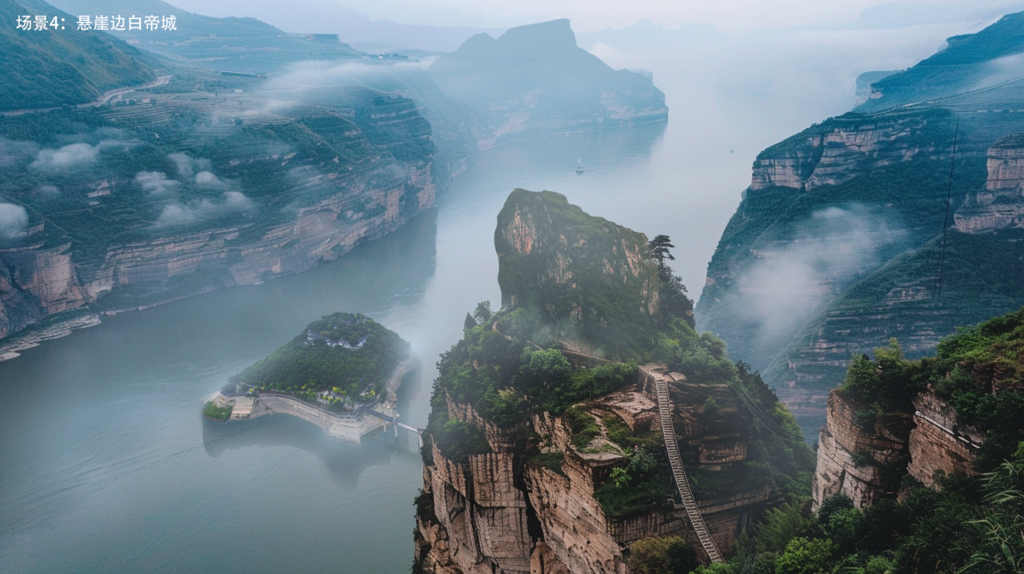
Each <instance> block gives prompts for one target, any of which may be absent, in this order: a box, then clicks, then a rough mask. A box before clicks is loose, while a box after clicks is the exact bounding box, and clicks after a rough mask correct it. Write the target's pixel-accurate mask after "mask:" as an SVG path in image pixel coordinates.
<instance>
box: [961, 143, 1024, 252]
mask: <svg viewBox="0 0 1024 574" xmlns="http://www.w3.org/2000/svg"><path fill="white" fill-rule="evenodd" d="M986 169H987V170H988V179H987V180H986V181H985V187H984V189H981V190H978V192H977V193H973V194H970V195H968V196H967V200H966V201H965V202H964V204H963V205H962V206H961V207H960V209H958V210H957V211H956V214H954V221H955V222H956V223H955V227H956V230H957V231H960V232H961V233H986V232H994V231H998V230H1001V229H1020V228H1024V134H1015V135H1013V136H1010V137H1007V138H1005V139H1002V140H1000V141H998V142H996V144H995V145H993V146H992V147H991V148H989V151H988V158H987V162H986Z"/></svg>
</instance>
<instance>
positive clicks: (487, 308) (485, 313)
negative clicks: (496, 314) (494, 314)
mask: <svg viewBox="0 0 1024 574" xmlns="http://www.w3.org/2000/svg"><path fill="white" fill-rule="evenodd" d="M473 318H474V319H476V321H477V323H480V324H482V323H486V322H488V321H490V320H491V302H490V301H481V302H479V303H477V304H476V309H474V310H473Z"/></svg>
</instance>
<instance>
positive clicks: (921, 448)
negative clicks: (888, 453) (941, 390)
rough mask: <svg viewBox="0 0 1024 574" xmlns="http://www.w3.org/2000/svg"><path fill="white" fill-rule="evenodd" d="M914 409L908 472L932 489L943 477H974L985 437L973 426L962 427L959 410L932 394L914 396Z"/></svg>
mask: <svg viewBox="0 0 1024 574" xmlns="http://www.w3.org/2000/svg"><path fill="white" fill-rule="evenodd" d="M914 408H915V409H916V410H915V412H914V430H912V431H911V432H910V441H909V455H910V464H909V465H908V466H907V473H908V474H909V475H910V476H912V477H914V478H915V479H917V480H919V481H921V483H922V484H924V485H925V486H930V487H934V486H935V485H936V478H937V477H939V476H942V475H945V476H951V475H954V474H966V475H972V474H974V460H975V458H976V457H977V452H978V449H979V448H981V446H982V445H983V444H984V442H985V435H984V434H983V433H982V432H980V431H979V430H978V429H976V428H974V427H972V426H970V425H961V424H960V423H959V422H958V421H957V416H956V410H955V409H953V407H951V406H949V404H947V403H946V402H944V401H942V400H940V399H939V398H938V397H936V396H935V395H934V394H932V393H922V394H920V395H918V396H917V397H915V398H914Z"/></svg>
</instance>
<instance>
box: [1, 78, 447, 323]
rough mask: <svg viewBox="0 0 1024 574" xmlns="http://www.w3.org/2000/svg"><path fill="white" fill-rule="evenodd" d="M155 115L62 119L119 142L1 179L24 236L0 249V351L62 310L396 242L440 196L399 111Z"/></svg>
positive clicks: (427, 154) (247, 276)
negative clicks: (11, 187)
mask: <svg viewBox="0 0 1024 574" xmlns="http://www.w3.org/2000/svg"><path fill="white" fill-rule="evenodd" d="M250 81H252V80H250ZM154 100H155V101H154V102H153V103H151V104H140V105H134V106H123V107H114V108H108V109H101V110H97V111H95V112H93V111H85V112H77V111H76V112H70V113H71V114H73V115H75V114H77V115H81V116H82V118H84V120H85V121H90V122H93V123H98V124H100V125H104V126H108V127H105V128H102V129H107V130H111V129H118V130H120V131H119V132H110V133H117V134H119V139H118V140H116V141H110V140H103V141H101V142H98V143H96V144H95V145H93V144H75V145H77V146H79V148H81V149H78V148H75V149H76V150H77V151H78V152H81V153H83V154H85V155H84V156H82V157H83V158H84V159H82V160H81V163H80V164H79V168H80V169H78V170H71V171H70V172H62V171H56V168H52V169H51V168H49V167H46V166H41V165H40V162H45V161H48V160H49V161H51V162H52V160H53V158H55V157H56V158H60V157H64V156H61V155H60V154H62V153H65V154H66V153H69V150H68V149H67V148H59V147H58V148H55V149H54V148H45V146H44V149H42V150H39V151H37V152H32V153H30V154H28V155H25V156H24V157H21V158H16V159H15V160H13V161H14V165H13V169H11V170H9V171H8V173H7V175H6V176H5V177H8V178H21V179H22V181H24V180H27V181H29V182H30V184H29V185H26V186H25V187H23V188H22V189H21V191H16V192H14V193H9V194H8V195H7V198H8V200H14V201H16V202H18V203H17V205H18V207H15V208H14V209H19V208H20V209H22V210H24V213H25V214H26V219H27V220H28V221H27V225H26V226H25V227H24V228H23V229H15V230H13V231H11V232H9V233H6V234H5V235H3V239H0V338H4V337H9V336H10V335H12V334H14V333H17V332H18V331H20V330H22V329H24V328H25V327H27V326H30V325H32V324H34V323H36V322H38V321H40V320H41V319H43V318H45V317H47V316H50V315H53V314H55V313H60V312H62V311H66V310H69V309H83V308H88V309H89V310H91V311H93V312H107V313H110V312H118V311H121V310H126V309H135V308H139V307H144V306H148V305H153V304H157V303H161V302H164V301H168V300H173V299H176V298H180V297H184V296H188V295H193V294H196V293H201V292H204V291H209V290H211V289H216V288H220V287H227V286H233V285H247V284H253V283H258V282H261V281H263V280H266V279H268V278H270V277H273V276H277V275H283V274H290V273H297V272H300V271H303V270H305V269H308V268H310V267H311V266H313V265H314V264H316V262H317V261H320V260H324V259H327V260H330V259H334V258H336V257H338V256H339V255H341V254H342V253H345V252H346V251H348V250H349V249H351V248H352V247H353V246H354V245H356V244H357V243H358V242H360V241H364V240H368V239H374V238H377V237H380V236H382V235H384V234H386V233H390V232H391V231H394V230H395V229H397V228H398V227H400V226H401V225H403V224H404V223H405V222H406V221H408V220H409V219H410V218H412V217H414V216H415V215H416V214H418V213H420V212H422V211H423V210H425V209H428V208H430V207H431V206H432V205H433V203H434V198H435V193H436V189H437V185H438V183H439V181H440V183H441V184H443V183H445V182H446V180H444V179H440V180H438V178H436V176H435V175H434V173H433V168H434V159H433V157H434V146H433V143H432V141H431V130H430V125H429V124H428V123H427V122H426V121H425V120H424V119H423V118H422V117H421V116H420V115H419V114H418V112H417V111H416V107H415V104H414V103H413V102H412V101H411V100H408V99H405V98H401V97H397V96H394V97H390V96H389V97H381V96H380V95H379V94H375V93H374V92H372V91H369V90H348V91H345V90H339V91H338V93H336V94H335V96H334V101H333V102H331V103H332V104H333V106H332V107H328V106H327V105H318V106H313V105H307V106H305V107H303V106H298V107H295V108H291V109H289V110H279V111H277V112H276V113H269V112H266V111H264V110H265V107H264V106H265V103H266V102H264V101H262V100H261V99H259V98H257V97H253V96H246V95H244V92H243V95H236V94H234V93H232V94H231V95H229V96H219V97H218V98H212V97H211V96H210V95H203V94H199V93H195V92H185V93H180V94H174V95H168V96H166V99H161V98H157V97H154ZM226 109H229V110H230V113H232V114H233V115H232V118H233V119H231V121H224V120H223V118H222V117H221V115H222V114H223V113H224V112H225V110H226ZM6 121H8V122H9V123H10V122H16V121H17V120H15V119H8V120H6ZM83 137H86V138H89V137H96V136H94V135H93V134H85V135H84V136H83ZM86 141H90V140H89V139H87V140H86ZM215 142H216V143H215ZM5 145H8V146H10V145H13V144H11V143H9V142H5ZM34 149H38V147H36V148H34ZM449 173H450V172H449ZM40 189H49V190H52V191H50V192H49V195H40V193H39V190H40ZM5 205H8V206H9V205H14V204H5ZM4 231H6V230H4Z"/></svg>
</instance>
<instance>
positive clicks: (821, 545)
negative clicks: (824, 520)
mask: <svg viewBox="0 0 1024 574" xmlns="http://www.w3.org/2000/svg"><path fill="white" fill-rule="evenodd" d="M833 550H834V546H833V544H832V541H831V540H822V539H820V538H804V537H803V536H798V537H796V538H794V539H792V540H790V541H789V544H787V545H786V551H785V552H783V553H782V555H781V556H779V557H778V558H776V559H775V572H776V574H817V573H818V572H827V571H831V569H830V568H828V563H829V561H830V560H831V559H832V552H833Z"/></svg>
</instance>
